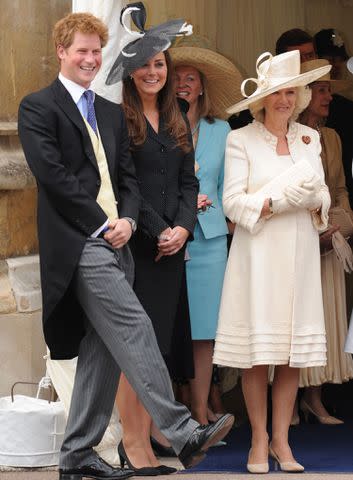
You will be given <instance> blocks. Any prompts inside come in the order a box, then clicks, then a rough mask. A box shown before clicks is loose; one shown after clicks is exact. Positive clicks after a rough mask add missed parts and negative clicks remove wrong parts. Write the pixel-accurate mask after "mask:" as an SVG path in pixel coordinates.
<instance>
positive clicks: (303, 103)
mask: <svg viewBox="0 0 353 480" xmlns="http://www.w3.org/2000/svg"><path fill="white" fill-rule="evenodd" d="M295 90H296V93H297V96H296V99H295V108H294V110H293V113H292V115H291V117H290V119H289V121H295V120H296V119H297V118H298V116H299V114H300V113H301V112H302V111H303V110H305V109H306V107H307V106H308V105H309V103H310V100H311V89H310V88H309V87H308V86H302V87H295ZM264 98H265V97H264ZM264 98H261V99H260V100H258V101H257V102H254V103H252V104H251V105H250V106H249V110H250V112H251V115H252V116H253V117H254V118H255V120H257V121H258V122H261V123H264V120H265V109H264Z"/></svg>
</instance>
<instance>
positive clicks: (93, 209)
mask: <svg viewBox="0 0 353 480" xmlns="http://www.w3.org/2000/svg"><path fill="white" fill-rule="evenodd" d="M94 106H95V112H96V117H97V124H98V127H99V131H100V135H101V139H102V142H103V145H104V150H105V153H106V157H107V162H108V168H109V173H110V177H111V180H112V185H113V189H114V194H115V198H116V200H117V202H118V209H119V214H120V216H121V217H131V218H133V219H136V220H137V218H138V211H139V205H140V196H139V191H138V185H137V180H136V176H135V170H134V166H133V162H132V160H131V155H130V150H129V138H128V134H127V128H126V123H125V117H124V115H123V112H122V109H121V107H120V106H118V105H116V104H114V103H112V102H109V101H107V100H105V99H104V98H102V97H100V96H98V95H96V97H95V103H94ZM18 121H19V124H18V126H19V135H20V139H21V142H22V146H23V150H24V153H25V156H26V159H27V162H28V164H29V166H30V168H31V170H32V172H33V174H34V176H35V178H36V180H37V185H38V237H39V253H40V266H41V285H42V296H43V327H44V335H45V340H46V343H47V345H48V346H49V348H50V351H51V357H52V358H53V359H65V358H72V357H74V356H76V355H77V353H78V346H79V343H80V340H81V338H82V336H83V334H84V320H85V318H84V314H83V311H82V310H81V308H80V306H79V304H78V302H77V301H76V299H75V297H74V295H73V292H72V289H71V281H72V278H73V275H74V273H75V270H76V266H77V264H78V262H79V259H80V256H81V252H82V250H83V247H84V245H85V242H86V239H87V237H89V236H90V235H91V234H92V233H93V232H95V231H96V230H97V229H98V228H99V227H100V226H101V225H103V223H104V222H105V221H106V219H107V216H106V214H105V213H104V211H103V210H102V209H101V207H100V206H99V205H98V203H97V202H96V198H97V195H98V192H99V187H100V175H99V170H98V165H97V161H96V158H95V154H94V151H93V147H92V143H91V140H90V137H89V134H88V131H87V127H86V126H85V124H84V121H83V119H82V116H81V114H80V112H79V110H78V108H77V106H76V105H75V103H74V101H73V100H72V97H71V95H70V94H69V92H68V91H67V90H66V89H65V87H64V86H63V84H62V83H61V82H60V81H59V80H58V79H57V80H55V81H54V82H53V83H52V85H50V86H49V87H47V88H45V89H43V90H41V91H39V92H36V93H33V94H31V95H29V96H27V97H25V98H24V99H23V100H22V102H21V105H20V109H19V117H18Z"/></svg>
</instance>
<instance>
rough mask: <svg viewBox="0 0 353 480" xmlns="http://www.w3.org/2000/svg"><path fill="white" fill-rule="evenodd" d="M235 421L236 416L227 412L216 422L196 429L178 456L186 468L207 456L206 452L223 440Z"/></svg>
mask: <svg viewBox="0 0 353 480" xmlns="http://www.w3.org/2000/svg"><path fill="white" fill-rule="evenodd" d="M233 423H234V416H233V415H231V414H229V413H226V414H225V415H223V416H222V417H221V418H219V419H218V420H217V422H215V423H211V424H210V425H200V426H199V427H197V428H196V430H194V431H193V432H192V434H191V436H190V438H189V440H188V441H187V442H186V444H185V445H184V448H183V449H182V451H181V452H180V453H179V455H178V457H179V460H180V461H181V463H182V464H183V465H184V467H185V468H191V467H194V466H195V465H197V464H198V463H200V462H201V461H202V460H203V459H204V458H205V452H206V451H207V450H208V449H209V448H210V447H212V445H214V444H215V443H217V442H219V441H220V440H222V439H223V438H224V437H225V436H226V435H227V433H228V432H229V430H230V429H231V428H232V425H233Z"/></svg>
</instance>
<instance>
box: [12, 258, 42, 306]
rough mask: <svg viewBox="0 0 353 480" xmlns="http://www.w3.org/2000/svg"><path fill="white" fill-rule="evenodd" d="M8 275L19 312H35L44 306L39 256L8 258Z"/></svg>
mask: <svg viewBox="0 0 353 480" xmlns="http://www.w3.org/2000/svg"><path fill="white" fill-rule="evenodd" d="M6 263H7V266H8V276H9V281H10V285H11V288H12V290H13V293H14V296H15V300H16V304H17V311H18V312H34V311H36V310H40V309H41V308H42V295H41V288H40V271H39V256H38V255H28V256H26V257H17V258H8V259H7V260H6Z"/></svg>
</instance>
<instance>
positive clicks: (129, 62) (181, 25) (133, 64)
mask: <svg viewBox="0 0 353 480" xmlns="http://www.w3.org/2000/svg"><path fill="white" fill-rule="evenodd" d="M128 15H130V16H131V19H132V21H133V22H134V24H135V26H136V27H137V28H138V30H139V31H138V32H135V31H132V30H131V29H130V28H129V27H128V25H126V23H125V22H126V19H127V16H128ZM120 23H121V25H122V27H123V28H124V30H125V31H126V32H127V33H128V35H129V36H130V37H131V41H130V42H129V43H128V44H127V45H125V46H124V48H123V49H122V50H121V52H120V54H119V56H118V58H117V59H116V60H115V62H114V64H113V66H112V68H111V69H110V72H109V74H108V77H107V79H106V82H105V83H106V84H107V85H112V84H114V83H117V82H120V81H121V80H124V78H126V77H127V76H128V75H130V74H131V73H132V72H133V71H134V70H136V69H137V68H140V67H142V66H143V65H144V64H145V63H146V62H147V61H148V60H149V59H150V58H152V57H154V56H155V55H156V54H157V53H159V52H163V51H165V50H167V49H168V48H169V47H170V45H171V43H172V41H173V40H174V39H175V37H177V36H181V35H191V34H192V25H189V24H187V23H186V22H184V20H182V19H178V20H170V21H169V22H165V23H161V24H160V25H157V26H155V27H151V28H150V29H148V30H145V23H146V10H145V7H144V5H143V3H142V2H135V3H129V4H128V5H127V6H126V7H125V8H123V9H122V11H121V13H120Z"/></svg>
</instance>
